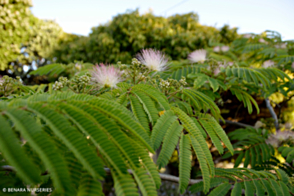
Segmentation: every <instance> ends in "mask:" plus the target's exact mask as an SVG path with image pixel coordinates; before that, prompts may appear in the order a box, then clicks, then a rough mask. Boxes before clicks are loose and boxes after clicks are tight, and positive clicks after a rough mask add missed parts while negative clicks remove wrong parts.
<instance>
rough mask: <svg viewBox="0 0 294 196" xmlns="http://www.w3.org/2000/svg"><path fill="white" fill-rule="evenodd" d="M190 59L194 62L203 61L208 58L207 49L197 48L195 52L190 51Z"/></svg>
mask: <svg viewBox="0 0 294 196" xmlns="http://www.w3.org/2000/svg"><path fill="white" fill-rule="evenodd" d="M188 59H189V60H190V61H191V62H192V63H197V62H199V63H203V62H204V61H205V60H206V50H204V49H200V50H195V51H194V52H192V53H190V54H189V55H188Z"/></svg>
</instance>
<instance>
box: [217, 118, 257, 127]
mask: <svg viewBox="0 0 294 196" xmlns="http://www.w3.org/2000/svg"><path fill="white" fill-rule="evenodd" d="M219 122H220V123H223V121H222V120H219ZM225 122H226V123H225V124H230V125H236V126H239V127H245V128H246V127H250V128H254V127H253V126H252V125H248V124H244V123H239V122H234V121H230V120H225Z"/></svg>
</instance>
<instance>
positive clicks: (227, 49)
mask: <svg viewBox="0 0 294 196" xmlns="http://www.w3.org/2000/svg"><path fill="white" fill-rule="evenodd" d="M221 50H222V51H223V52H228V51H229V50H230V47H229V46H222V47H221Z"/></svg>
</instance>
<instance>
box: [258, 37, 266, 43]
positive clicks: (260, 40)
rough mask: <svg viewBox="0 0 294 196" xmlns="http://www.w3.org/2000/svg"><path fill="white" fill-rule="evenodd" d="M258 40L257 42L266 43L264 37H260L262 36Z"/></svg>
mask: <svg viewBox="0 0 294 196" xmlns="http://www.w3.org/2000/svg"><path fill="white" fill-rule="evenodd" d="M258 42H259V43H267V42H266V41H265V40H264V39H262V38H260V39H259V40H258Z"/></svg>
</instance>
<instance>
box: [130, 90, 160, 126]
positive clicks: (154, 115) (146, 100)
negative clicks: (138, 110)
mask: <svg viewBox="0 0 294 196" xmlns="http://www.w3.org/2000/svg"><path fill="white" fill-rule="evenodd" d="M132 93H133V94H135V95H136V97H137V98H138V99H139V101H140V102H141V104H142V105H143V108H144V110H145V112H146V114H147V115H148V117H149V122H151V123H152V125H154V123H155V122H156V120H157V119H158V117H159V116H158V111H157V109H156V107H155V104H154V102H153V101H152V99H151V98H150V97H148V96H147V95H146V94H145V93H143V92H140V91H135V90H133V91H132ZM147 130H148V129H147Z"/></svg>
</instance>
